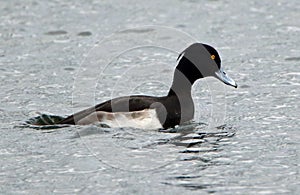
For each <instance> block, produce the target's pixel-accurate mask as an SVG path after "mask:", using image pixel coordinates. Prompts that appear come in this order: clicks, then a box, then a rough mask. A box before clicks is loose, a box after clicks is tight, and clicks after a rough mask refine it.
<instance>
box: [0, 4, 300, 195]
mask: <svg viewBox="0 0 300 195" xmlns="http://www.w3.org/2000/svg"><path fill="white" fill-rule="evenodd" d="M299 8H300V6H299V3H298V1H297V0H291V1H284V0H278V1H272V2H271V1H258V0H254V1H247V2H246V1H244V2H237V1H232V0H229V1H220V0H216V1H208V0H206V1H205V0H202V1H148V2H147V3H146V4H141V3H140V2H131V1H130V2H126V3H125V2H123V3H116V4H114V3H110V2H106V1H91V2H88V3H87V2H86V1H76V2H72V3H71V2H68V1H50V2H48V1H47V2H46V1H45V2H40V1H33V0H29V1H24V2H23V1H14V0H13V1H5V2H4V1H3V2H1V3H0V10H1V12H0V82H1V85H0V127H1V129H0V131H1V141H0V159H1V160H0V164H1V166H0V169H1V170H0V193H1V194H24V193H25V194H29V193H30V194H53V193H55V194H99V193H101V194H183V193H184V194H208V193H216V194H299V193H300V187H299V186H300V182H299V181H300V178H299V171H300V168H299V166H300V154H299V151H300V144H299V143H300V142H299V140H300V135H299V125H300V124H299V121H300V120H299V116H300V115H299V103H300V101H299V100H300V96H299V86H300V71H299V65H300V46H299V41H300V36H299V35H300V23H299V17H300V12H299ZM143 25H158V26H166V27H168V28H169V27H172V28H176V29H178V30H181V31H184V32H187V33H188V34H190V35H191V37H189V38H187V37H186V36H185V35H184V36H182V37H180V35H182V34H180V33H179V34H176V33H174V32H175V30H174V31H173V30H170V31H167V32H162V31H159V33H157V32H158V31H157V29H160V28H158V27H155V26H149V27H147V28H141V29H139V28H138V29H130V28H132V27H138V26H143ZM124 29H129V30H124ZM116 31H121V32H120V33H117V35H113V36H112V33H114V32H116ZM168 32H172V33H168ZM155 33H156V34H155ZM173 33H174V34H173ZM154 34H155V35H154ZM109 36H112V38H111V39H110V41H112V42H109V43H111V45H110V44H107V43H106V45H105V50H103V49H102V50H99V51H98V50H91V49H92V48H93V47H94V45H95V43H100V42H99V41H101V40H103V39H104V38H105V37H106V38H107V37H109ZM114 36H116V37H117V38H115V37H114ZM148 38H149V40H151V39H152V40H156V41H161V42H163V43H168V44H169V45H168V46H169V48H165V47H157V46H156V47H151V44H152V45H153V44H154V43H151V44H150V42H147V40H148ZM185 38H186V39H185ZM108 39H109V38H108ZM146 39H147V40H146ZM128 40H129V41H128ZM193 40H198V41H200V42H205V43H209V44H211V45H213V46H215V47H216V48H217V49H218V51H219V53H220V54H221V57H222V59H223V66H224V68H225V69H226V70H227V73H228V74H229V75H230V76H231V77H232V78H234V79H235V80H236V81H237V83H238V85H239V88H238V89H234V88H230V87H227V86H224V85H223V84H222V83H220V82H218V81H216V80H214V79H211V78H207V79H204V80H201V81H198V82H197V83H196V85H195V86H194V87H193V96H194V100H195V103H196V114H195V119H194V121H193V122H191V123H189V124H185V125H182V126H180V127H177V128H175V129H171V130H159V131H158V130H147V131H146V130H140V129H131V128H103V127H99V126H93V125H91V126H70V127H64V128H59V129H43V130H41V129H40V130H38V129H35V128H30V127H21V126H20V124H21V123H22V122H24V121H26V120H27V119H28V118H30V117H33V116H36V115H37V114H38V113H53V114H57V115H62V116H64V115H67V114H70V113H73V112H75V111H78V110H81V109H83V108H86V107H88V106H91V105H94V104H95V103H97V102H101V101H104V100H107V99H109V98H110V97H112V96H113V97H115V96H119V95H129V94H133V93H135V94H148V95H164V94H165V93H166V91H167V90H168V86H169V85H170V84H171V81H172V71H173V69H174V66H175V64H176V58H177V55H178V52H180V51H181V50H180V49H183V48H185V47H186V44H187V43H189V42H193ZM122 41H123V42H124V43H123V42H122ZM125 43H126V44H132V45H138V44H139V43H147V45H148V46H147V47H140V48H131V50H123V52H122V53H120V54H119V55H118V56H114V58H110V59H107V60H108V61H106V63H105V64H104V65H102V64H101V59H102V60H104V59H103V58H101V59H98V58H97V57H102V56H109V54H112V52H115V51H116V45H118V44H120V45H123V47H124V44H125ZM103 44H104V43H103ZM120 47H122V46H120ZM124 49H126V47H124ZM172 49H173V50H172ZM97 52H98V53H97ZM91 54H92V55H91ZM96 54H97V55H96ZM97 60H100V61H97ZM108 62H109V63H108ZM93 64H94V65H95V64H96V66H92V65H93ZM99 64H101V65H99ZM86 65H87V66H86ZM101 68H102V69H101ZM98 69H101V70H100V72H97V71H99V70H98ZM90 75H96V77H95V78H93V77H91V76H90ZM93 79H94V80H93ZM89 83H91V85H89Z"/></svg>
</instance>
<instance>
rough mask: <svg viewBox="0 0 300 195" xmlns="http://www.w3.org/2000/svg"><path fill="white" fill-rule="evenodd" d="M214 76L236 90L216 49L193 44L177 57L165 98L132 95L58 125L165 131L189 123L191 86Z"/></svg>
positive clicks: (97, 107)
mask: <svg viewBox="0 0 300 195" xmlns="http://www.w3.org/2000/svg"><path fill="white" fill-rule="evenodd" d="M205 77H214V78H216V79H218V80H220V81H221V82H223V83H224V84H226V85H229V86H232V87H235V88H237V84H236V82H235V81H234V80H233V79H231V78H230V77H229V76H228V75H227V74H226V72H225V71H224V69H223V67H222V66H221V58H220V55H219V54H218V52H217V50H216V49H215V48H213V47H212V46H210V45H208V44H204V43H193V44H192V45H190V46H188V47H187V48H186V49H185V50H183V51H182V52H181V53H180V54H179V56H178V58H177V66H176V68H175V70H174V76H173V82H172V84H171V86H170V89H169V91H168V93H167V94H166V95H165V96H160V97H156V96H148V95H132V96H124V97H118V98H114V99H111V100H107V101H105V102H102V103H100V104H97V105H95V106H93V107H91V108H87V109H85V110H82V111H79V112H77V113H74V114H72V115H69V116H67V117H65V118H63V119H62V120H60V121H57V122H56V124H59V125H60V124H61V125H90V124H96V123H103V124H106V125H108V126H109V127H134V128H141V129H152V128H155V129H156V128H158V129H168V128H174V127H176V126H178V125H181V124H184V123H186V122H188V121H191V120H192V119H193V117H194V112H195V108H194V101H193V98H192V86H193V84H194V83H195V82H196V81H197V80H199V79H202V78H205Z"/></svg>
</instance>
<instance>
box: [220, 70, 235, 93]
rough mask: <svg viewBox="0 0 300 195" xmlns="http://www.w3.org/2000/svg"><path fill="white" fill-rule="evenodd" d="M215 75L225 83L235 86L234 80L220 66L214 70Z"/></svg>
mask: <svg viewBox="0 0 300 195" xmlns="http://www.w3.org/2000/svg"><path fill="white" fill-rule="evenodd" d="M216 77H217V78H218V79H219V80H220V81H222V82H223V83H225V84H226V85H229V86H232V87H235V88H237V84H236V82H235V81H234V80H233V79H232V78H230V77H229V76H228V75H227V74H226V72H225V71H224V70H223V69H222V68H221V69H220V70H218V71H217V72H216Z"/></svg>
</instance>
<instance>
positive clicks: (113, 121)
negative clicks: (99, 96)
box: [77, 109, 162, 129]
mask: <svg viewBox="0 0 300 195" xmlns="http://www.w3.org/2000/svg"><path fill="white" fill-rule="evenodd" d="M99 122H100V123H104V124H106V125H108V126H110V127H112V128H116V127H133V128H139V129H159V128H162V125H161V123H160V121H159V119H158V117H157V113H156V110H155V109H145V110H141V111H134V112H103V111H97V112H94V113H92V114H90V115H88V116H86V117H84V118H82V119H80V120H79V121H78V123H77V124H78V125H89V124H95V123H99Z"/></svg>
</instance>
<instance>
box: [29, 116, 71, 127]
mask: <svg viewBox="0 0 300 195" xmlns="http://www.w3.org/2000/svg"><path fill="white" fill-rule="evenodd" d="M64 119H65V117H62V116H55V115H49V114H41V115H39V116H36V117H33V118H30V119H28V120H27V121H26V124H29V125H36V126H44V125H57V124H59V122H60V121H62V120H64Z"/></svg>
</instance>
